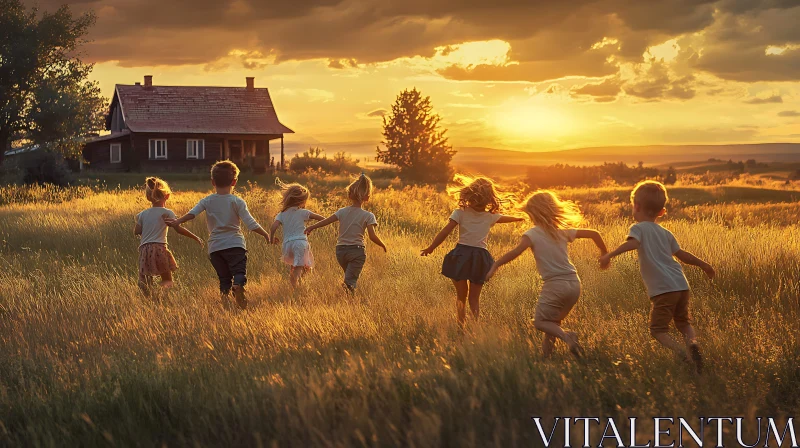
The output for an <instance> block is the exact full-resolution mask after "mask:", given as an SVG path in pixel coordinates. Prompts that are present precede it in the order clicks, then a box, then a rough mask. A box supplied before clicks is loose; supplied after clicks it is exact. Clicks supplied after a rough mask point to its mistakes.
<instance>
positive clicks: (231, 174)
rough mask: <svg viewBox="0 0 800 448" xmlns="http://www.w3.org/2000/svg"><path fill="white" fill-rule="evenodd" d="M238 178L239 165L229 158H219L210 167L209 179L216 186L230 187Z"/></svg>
mask: <svg viewBox="0 0 800 448" xmlns="http://www.w3.org/2000/svg"><path fill="white" fill-rule="evenodd" d="M238 178H239V167H238V166H236V164H235V163H233V162H231V161H230V160H221V161H219V162H217V163H215V164H214V165H213V166H212V167H211V180H213V181H214V185H216V186H217V187H223V188H224V187H230V186H231V185H233V182H234V181H235V180H236V179H238Z"/></svg>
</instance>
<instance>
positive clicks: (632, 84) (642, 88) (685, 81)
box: [624, 59, 697, 101]
mask: <svg viewBox="0 0 800 448" xmlns="http://www.w3.org/2000/svg"><path fill="white" fill-rule="evenodd" d="M647 65H648V64H644V65H643V67H644V66H647ZM643 67H641V68H639V70H637V73H636V76H635V77H634V78H633V79H632V80H630V81H628V82H626V83H625V87H624V90H625V93H626V94H627V95H630V96H634V97H637V98H641V99H643V100H646V101H658V100H662V99H674V100H688V99H692V98H694V96H695V95H696V93H697V92H696V90H695V84H696V82H695V77H694V75H685V76H677V75H674V74H673V73H671V72H670V70H669V67H668V66H667V64H666V63H665V62H663V61H658V60H655V59H652V60H650V61H649V67H648V68H647V69H646V70H645V69H644V68H643Z"/></svg>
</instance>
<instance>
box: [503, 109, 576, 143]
mask: <svg viewBox="0 0 800 448" xmlns="http://www.w3.org/2000/svg"><path fill="white" fill-rule="evenodd" d="M490 124H491V125H492V126H493V127H494V128H496V129H497V131H498V132H499V133H501V134H502V135H503V136H506V137H509V138H512V139H531V140H547V139H552V138H556V137H560V136H563V135H565V134H567V133H568V132H570V131H572V127H573V126H572V123H571V121H570V120H569V119H568V117H567V116H566V115H565V114H563V113H562V112H561V110H559V109H558V108H554V107H551V106H546V105H543V104H537V103H536V102H534V101H510V102H508V103H506V104H505V105H503V106H502V107H499V108H497V109H496V112H495V113H494V114H493V116H492V117H491V119H490Z"/></svg>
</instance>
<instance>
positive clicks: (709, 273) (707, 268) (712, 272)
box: [700, 263, 717, 280]
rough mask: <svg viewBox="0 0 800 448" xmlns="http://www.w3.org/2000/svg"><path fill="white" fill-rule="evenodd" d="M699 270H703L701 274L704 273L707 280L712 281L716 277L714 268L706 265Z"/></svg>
mask: <svg viewBox="0 0 800 448" xmlns="http://www.w3.org/2000/svg"><path fill="white" fill-rule="evenodd" d="M700 268H701V269H702V270H703V272H705V273H706V277H708V278H709V280H714V277H716V276H717V272H716V271H715V270H714V267H713V266H711V265H710V264H708V263H706V264H705V265H704V266H701V267H700Z"/></svg>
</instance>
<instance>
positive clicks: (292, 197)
mask: <svg viewBox="0 0 800 448" xmlns="http://www.w3.org/2000/svg"><path fill="white" fill-rule="evenodd" d="M275 183H276V184H278V187H279V188H280V189H281V193H282V197H281V211H282V212H285V211H286V210H289V209H290V208H291V207H302V206H304V205H305V204H306V202H307V201H308V198H309V197H310V196H311V192H310V191H308V188H306V187H304V186H302V185H300V184H298V183H291V184H285V183H283V182H282V181H281V180H280V179H278V178H275Z"/></svg>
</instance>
